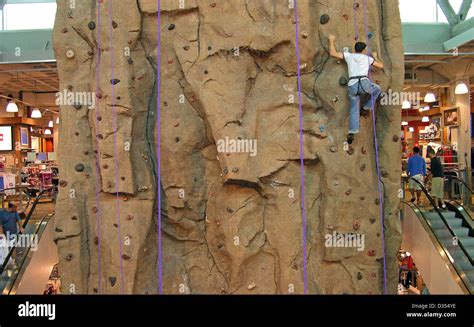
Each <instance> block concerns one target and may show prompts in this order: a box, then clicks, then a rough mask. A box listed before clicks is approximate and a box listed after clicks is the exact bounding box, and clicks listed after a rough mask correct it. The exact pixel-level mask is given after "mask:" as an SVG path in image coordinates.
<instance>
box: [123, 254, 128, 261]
mask: <svg viewBox="0 0 474 327" xmlns="http://www.w3.org/2000/svg"><path fill="white" fill-rule="evenodd" d="M122 259H123V260H130V256H129V255H126V254H122Z"/></svg>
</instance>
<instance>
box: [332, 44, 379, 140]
mask: <svg viewBox="0 0 474 327" xmlns="http://www.w3.org/2000/svg"><path fill="white" fill-rule="evenodd" d="M335 39H336V37H335V36H334V35H330V36H329V54H330V55H331V57H334V58H337V59H341V60H342V59H344V60H345V61H346V63H347V67H348V70H349V83H348V84H347V85H348V87H349V99H350V111H349V135H348V136H347V143H349V144H352V142H354V135H355V134H358V133H359V128H360V127H359V126H360V115H361V114H362V115H365V114H367V113H369V111H370V110H371V109H372V97H371V96H370V95H371V94H370V93H371V92H372V96H373V99H374V103H375V101H376V100H377V99H378V97H379V96H380V94H381V93H382V91H381V89H380V86H378V85H377V84H375V83H373V82H371V81H370V79H369V77H368V75H369V69H370V66H374V67H377V68H380V69H383V68H384V65H383V63H382V61H381V60H380V59H379V58H378V55H377V53H376V52H373V53H372V56H369V55H368V51H367V44H365V43H364V42H357V43H356V44H355V53H349V52H344V53H342V52H337V50H336V46H335V44H334V43H335ZM365 96H369V97H368V99H367V100H366V102H365V103H364V104H363V106H362V113H361V112H360V101H361V97H365Z"/></svg>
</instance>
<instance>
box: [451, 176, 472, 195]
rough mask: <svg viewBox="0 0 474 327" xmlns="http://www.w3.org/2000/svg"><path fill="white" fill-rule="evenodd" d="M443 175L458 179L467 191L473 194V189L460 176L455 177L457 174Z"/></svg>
mask: <svg viewBox="0 0 474 327" xmlns="http://www.w3.org/2000/svg"><path fill="white" fill-rule="evenodd" d="M445 177H446V178H448V179H455V180H457V181H460V182H461V183H462V184H463V185H464V187H465V188H466V189H467V190H468V191H469V193H471V194H474V191H473V190H472V189H471V188H470V187H469V185H467V183H466V182H465V181H464V180H462V179H461V178H459V177H457V176H445Z"/></svg>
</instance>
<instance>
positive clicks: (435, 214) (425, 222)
mask: <svg viewBox="0 0 474 327" xmlns="http://www.w3.org/2000/svg"><path fill="white" fill-rule="evenodd" d="M419 185H420V187H421V188H422V191H423V193H424V194H425V196H426V197H427V199H428V200H429V201H430V203H431V207H429V208H426V207H420V206H418V205H415V204H414V203H409V202H403V208H404V210H403V220H402V224H403V239H404V240H403V243H404V244H403V247H404V248H406V249H409V250H410V252H412V253H413V257H414V258H415V260H416V261H417V266H418V268H419V269H420V272H421V274H422V275H423V277H424V279H425V281H426V283H427V285H428V288H429V289H430V292H431V293H432V294H474V221H473V220H472V218H471V216H470V215H469V213H468V212H467V211H466V210H464V208H463V207H462V205H460V204H459V203H457V202H455V201H450V202H448V203H447V205H448V206H447V209H446V210H439V209H437V208H436V207H437V206H436V205H435V202H434V199H433V198H432V197H431V195H430V194H429V193H428V191H427V190H426V188H425V187H424V186H423V185H421V184H419Z"/></svg>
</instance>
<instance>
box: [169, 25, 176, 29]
mask: <svg viewBox="0 0 474 327" xmlns="http://www.w3.org/2000/svg"><path fill="white" fill-rule="evenodd" d="M175 27H176V25H175V24H170V26H168V31H172V30H174V28H175Z"/></svg>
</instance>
